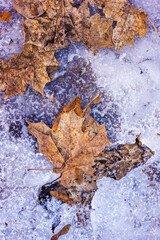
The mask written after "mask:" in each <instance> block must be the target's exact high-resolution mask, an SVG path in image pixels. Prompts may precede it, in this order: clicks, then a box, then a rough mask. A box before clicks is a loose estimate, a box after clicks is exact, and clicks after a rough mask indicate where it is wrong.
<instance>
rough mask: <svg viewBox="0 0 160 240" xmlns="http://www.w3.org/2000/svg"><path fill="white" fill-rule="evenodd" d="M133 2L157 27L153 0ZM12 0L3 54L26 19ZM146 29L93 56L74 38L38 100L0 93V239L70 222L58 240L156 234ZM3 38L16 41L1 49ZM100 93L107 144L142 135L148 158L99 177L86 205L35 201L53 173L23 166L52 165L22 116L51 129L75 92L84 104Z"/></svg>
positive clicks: (153, 67) (157, 63)
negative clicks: (117, 174) (130, 41)
mask: <svg viewBox="0 0 160 240" xmlns="http://www.w3.org/2000/svg"><path fill="white" fill-rule="evenodd" d="M131 2H132V3H133V4H134V5H136V7H140V6H142V7H144V8H145V10H146V12H148V13H149V16H150V18H151V20H152V21H154V23H155V25H156V27H157V28H158V29H159V30H160V17H159V12H160V2H159V0H154V1H150V0H142V1H138V0H132V1H131ZM12 3H13V1H9V0H8V1H6V0H3V1H0V7H1V10H5V11H11V12H12V18H11V20H10V21H9V22H8V23H4V22H2V21H1V22H0V24H1V25H0V26H1V29H2V30H3V29H5V28H7V31H6V32H5V33H4V34H3V35H1V39H0V48H1V50H3V51H1V55H0V58H1V59H8V58H9V57H11V55H12V54H13V53H20V52H21V50H22V43H23V30H22V24H23V21H24V20H23V18H22V17H21V16H20V15H19V14H18V13H16V11H15V10H13V8H12ZM2 30H1V32H2ZM148 33H149V36H145V37H143V38H142V39H139V38H138V37H137V38H136V40H135V43H134V48H133V49H132V48H130V47H129V46H127V47H125V49H123V50H120V51H118V52H117V53H115V52H114V49H106V50H104V49H103V50H99V53H98V54H97V55H96V56H94V55H93V53H92V50H90V51H88V50H87V49H86V48H85V46H84V45H83V44H80V43H75V44H73V45H71V46H70V48H68V49H63V50H61V51H57V52H56V57H57V59H58V60H59V61H62V65H61V67H60V70H59V72H58V73H56V74H55V76H54V80H52V81H51V82H50V83H48V84H47V85H46V87H45V96H44V97H42V96H41V95H40V94H39V93H37V92H36V91H35V90H33V89H32V88H31V87H29V86H28V88H27V90H26V92H25V94H24V95H23V96H20V95H18V96H14V97H12V98H9V99H7V100H4V98H3V97H4V93H3V92H1V93H0V163H1V164H0V216H1V217H0V239H2V240H11V239H16V240H45V239H46V240H49V239H50V238H51V236H52V235H53V232H58V231H59V230H60V229H61V228H62V227H63V226H64V225H65V224H69V223H70V224H71V225H72V226H71V228H70V230H69V232H68V234H67V235H64V236H61V238H60V239H62V240H68V239H69V240H76V239H83V240H90V239H93V240H117V239H119V240H133V239H134V240H159V239H160V187H159V183H160V160H159V159H160V144H159V143H160V136H159V135H157V133H160V108H159V103H160V38H159V35H158V34H157V33H155V31H154V29H153V27H152V26H151V25H150V27H149V31H148ZM9 38H12V39H13V38H14V39H13V40H14V42H13V43H11V44H10V45H8V46H6V45H7V44H8V42H7V41H9V40H8V39H9ZM99 92H101V93H102V98H101V101H100V103H98V104H97V105H94V106H92V109H91V111H90V113H91V115H92V116H93V117H94V118H95V119H96V120H97V121H98V122H99V123H100V124H102V123H105V124H106V129H107V134H108V137H109V139H110V141H112V142H113V143H115V144H116V143H133V142H134V141H135V137H136V135H137V134H140V140H141V141H142V142H143V143H144V144H146V145H147V146H148V147H150V148H151V149H152V150H153V151H155V154H154V156H152V157H151V158H150V159H149V160H148V161H147V163H146V164H145V165H144V166H140V167H138V168H136V169H134V170H132V171H131V172H130V173H128V174H127V175H126V176H125V177H124V178H122V179H121V180H119V181H116V180H114V179H110V178H102V179H100V180H98V181H97V185H98V190H97V192H96V193H95V196H94V198H93V201H92V206H91V208H88V207H84V208H83V207H82V208H80V209H79V208H78V207H77V206H73V207H69V206H68V205H67V204H62V203H61V202H60V201H59V200H57V199H55V198H50V197H48V199H47V200H46V201H44V199H39V196H40V195H39V194H40V191H41V187H42V186H43V185H44V184H46V183H48V182H51V181H52V180H53V179H55V178H57V177H58V175H57V174H54V173H53V172H52V171H27V169H30V168H37V169H43V168H44V169H51V168H52V164H51V163H49V162H48V161H47V159H46V158H45V157H44V156H43V154H41V153H40V152H39V151H38V144H37V140H36V139H35V138H34V137H33V136H31V135H30V134H29V133H28V125H27V123H26V121H27V120H29V121H31V122H32V121H33V122H40V121H43V122H44V123H45V124H47V125H48V126H49V127H51V126H52V124H53V121H54V120H55V118H56V117H57V115H58V114H59V112H60V111H61V110H62V109H63V107H65V106H66V105H67V104H68V103H69V102H70V101H71V100H73V99H74V97H76V96H80V97H81V98H82V105H83V106H84V105H85V104H87V103H88V102H89V100H90V99H91V98H93V97H95V96H96V95H97V94H98V93H99ZM52 93H53V95H54V98H53V99H52V101H51V102H50V101H49V97H50V95H51V94H52Z"/></svg>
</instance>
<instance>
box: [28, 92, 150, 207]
mask: <svg viewBox="0 0 160 240" xmlns="http://www.w3.org/2000/svg"><path fill="white" fill-rule="evenodd" d="M99 99H100V95H98V96H97V97H96V98H95V99H92V100H91V102H90V103H89V104H88V105H87V106H86V107H85V108H84V110H82V109H81V100H80V98H79V97H76V98H75V99H74V100H73V101H72V102H71V103H70V104H69V105H68V106H66V107H65V108H64V109H63V111H62V112H61V113H60V114H59V115H58V117H57V118H56V120H55V122H54V124H53V126H52V129H51V128H49V127H48V126H46V125H45V124H44V123H43V122H40V123H31V122H28V124H29V132H30V133H31V134H33V135H34V136H35V137H36V138H37V139H38V143H39V150H40V151H41V152H42V153H43V154H44V155H45V156H46V158H47V159H48V160H49V161H50V162H52V163H53V171H54V172H55V173H61V174H62V175H61V180H60V183H58V184H56V185H55V187H54V189H52V191H51V192H50V194H51V195H52V196H54V197H57V198H58V199H60V200H62V201H63V202H66V203H68V204H69V205H73V202H75V203H78V204H79V203H80V204H81V203H85V204H87V203H88V202H90V201H91V199H92V197H93V195H94V192H95V190H96V189H97V186H96V180H97V179H99V178H101V177H103V176H106V177H112V178H114V179H116V180H119V179H121V178H122V177H124V176H125V175H126V174H127V173H128V172H129V171H131V170H132V169H133V168H135V167H137V166H139V165H140V164H144V163H145V162H146V159H145V155H144V148H143V146H142V144H141V142H140V141H139V138H138V137H137V139H136V142H135V144H125V145H118V146H117V148H116V149H115V148H114V149H110V150H104V149H105V146H110V145H111V143H110V142H109V140H108V138H107V136H106V134H107V132H106V130H105V126H104V125H99V124H98V123H97V122H96V121H95V120H94V119H93V118H92V117H91V116H90V115H89V113H88V110H89V108H90V104H91V103H97V102H98V101H99ZM83 193H86V194H87V195H86V198H85V201H84V198H83V197H82V195H83Z"/></svg>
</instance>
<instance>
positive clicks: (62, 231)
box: [51, 224, 71, 240]
mask: <svg viewBox="0 0 160 240" xmlns="http://www.w3.org/2000/svg"><path fill="white" fill-rule="evenodd" d="M70 227H71V224H67V225H65V226H64V227H63V228H62V229H61V230H60V231H59V232H58V233H57V234H55V235H53V236H52V237H51V240H58V238H59V237H60V236H62V235H65V234H67V233H68V231H69V229H70Z"/></svg>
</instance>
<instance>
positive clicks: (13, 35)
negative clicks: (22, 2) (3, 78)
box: [0, 0, 24, 61]
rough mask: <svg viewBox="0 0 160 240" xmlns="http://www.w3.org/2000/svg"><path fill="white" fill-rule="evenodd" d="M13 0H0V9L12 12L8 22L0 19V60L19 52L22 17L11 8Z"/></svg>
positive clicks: (21, 42) (21, 40)
mask: <svg viewBox="0 0 160 240" xmlns="http://www.w3.org/2000/svg"><path fill="white" fill-rule="evenodd" d="M12 4H13V0H3V1H0V11H1V12H4V11H5V12H7V11H8V12H10V13H11V14H12V16H11V18H10V20H9V21H8V22H5V21H2V20H0V61H1V60H3V59H4V60H7V59H8V58H10V57H12V56H14V54H16V53H21V51H22V44H23V41H24V33H23V23H24V18H23V17H22V16H21V15H20V14H18V13H17V12H16V11H15V10H14V9H13V6H12Z"/></svg>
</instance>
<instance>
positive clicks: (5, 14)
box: [0, 12, 11, 22]
mask: <svg viewBox="0 0 160 240" xmlns="http://www.w3.org/2000/svg"><path fill="white" fill-rule="evenodd" d="M10 18H11V13H10V12H3V13H2V12H0V20H3V21H6V22H8V21H9V19H10Z"/></svg>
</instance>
